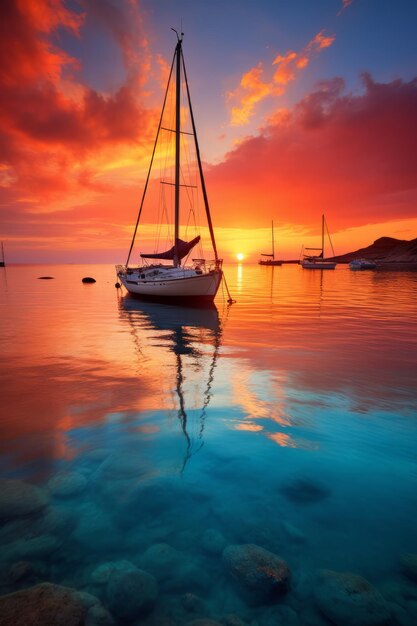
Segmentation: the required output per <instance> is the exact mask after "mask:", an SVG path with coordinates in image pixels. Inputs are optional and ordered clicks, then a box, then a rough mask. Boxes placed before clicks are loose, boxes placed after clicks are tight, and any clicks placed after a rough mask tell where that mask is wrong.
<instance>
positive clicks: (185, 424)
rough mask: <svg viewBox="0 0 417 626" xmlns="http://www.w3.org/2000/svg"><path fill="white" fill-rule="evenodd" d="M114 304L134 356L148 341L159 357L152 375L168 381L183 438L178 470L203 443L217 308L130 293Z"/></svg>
mask: <svg viewBox="0 0 417 626" xmlns="http://www.w3.org/2000/svg"><path fill="white" fill-rule="evenodd" d="M119 302H120V312H121V316H122V317H123V318H125V319H126V320H127V321H128V322H129V324H130V326H131V331H132V336H133V339H134V343H135V348H136V350H137V353H138V356H140V358H141V359H144V357H145V358H146V345H148V346H150V347H151V348H152V349H154V350H157V351H158V352H157V354H158V357H160V358H161V357H162V359H163V361H162V365H161V368H160V371H159V372H158V374H159V375H161V374H162V376H163V378H164V380H165V381H166V380H168V385H169V388H170V390H171V391H172V392H173V394H174V396H175V397H176V398H177V400H176V402H175V404H176V407H175V409H174V410H175V412H176V415H177V418H178V421H179V423H180V427H181V431H182V433H183V435H184V438H185V441H186V449H185V454H184V458H183V460H182V466H181V473H182V472H183V471H184V469H185V467H186V465H187V463H188V461H189V459H190V458H191V457H192V456H193V455H194V454H196V453H197V452H198V451H199V450H200V449H201V448H202V446H203V445H204V441H203V435H204V429H205V421H206V416H207V407H208V406H209V404H210V400H211V397H212V385H213V380H214V371H215V368H216V363H217V358H218V354H219V349H220V345H221V335H222V325H221V321H220V317H219V313H218V310H217V308H216V306H215V305H214V304H213V305H212V306H211V307H204V308H191V307H189V306H187V307H184V306H177V305H169V306H168V305H166V304H160V303H157V302H145V301H139V300H137V299H136V298H133V297H132V296H130V295H126V296H124V297H122V298H120V301H119ZM166 350H168V351H169V352H171V353H173V354H174V356H175V360H174V367H175V380H174V381H172V374H171V371H170V370H171V368H172V359H166ZM197 389H198V391H197V393H196V390H197ZM162 393H163V392H162V391H161V394H162ZM162 403H163V402H162V398H161V404H162Z"/></svg>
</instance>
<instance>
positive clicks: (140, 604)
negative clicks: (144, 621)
mask: <svg viewBox="0 0 417 626" xmlns="http://www.w3.org/2000/svg"><path fill="white" fill-rule="evenodd" d="M157 597H158V584H157V582H156V580H155V578H154V577H153V576H151V574H148V573H147V572H144V571H143V570H136V571H133V572H120V571H115V572H113V573H112V575H111V576H110V579H109V582H108V585H107V600H108V603H109V608H110V611H111V612H112V613H114V615H116V617H118V618H120V619H124V620H132V619H134V618H136V617H139V616H140V615H141V614H143V613H145V612H146V611H149V610H150V609H151V608H152V607H153V605H154V603H155V600H156V598H157Z"/></svg>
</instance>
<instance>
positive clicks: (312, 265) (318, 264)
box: [301, 215, 337, 270]
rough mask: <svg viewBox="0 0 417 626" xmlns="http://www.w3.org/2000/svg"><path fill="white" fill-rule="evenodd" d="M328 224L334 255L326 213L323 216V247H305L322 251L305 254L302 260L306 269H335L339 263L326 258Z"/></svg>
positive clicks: (302, 264)
mask: <svg viewBox="0 0 417 626" xmlns="http://www.w3.org/2000/svg"><path fill="white" fill-rule="evenodd" d="M325 226H326V230H327V235H328V237H329V241H330V246H331V248H332V252H333V256H335V254H334V250H333V244H332V241H331V239H330V235H329V229H328V228H327V223H326V219H325V217H324V215H322V216H321V248H304V249H305V250H315V251H320V254H304V256H303V259H302V261H301V266H302V267H303V268H304V269H306V270H334V268H335V267H336V265H337V263H336V262H335V261H326V259H325V258H324V227H325Z"/></svg>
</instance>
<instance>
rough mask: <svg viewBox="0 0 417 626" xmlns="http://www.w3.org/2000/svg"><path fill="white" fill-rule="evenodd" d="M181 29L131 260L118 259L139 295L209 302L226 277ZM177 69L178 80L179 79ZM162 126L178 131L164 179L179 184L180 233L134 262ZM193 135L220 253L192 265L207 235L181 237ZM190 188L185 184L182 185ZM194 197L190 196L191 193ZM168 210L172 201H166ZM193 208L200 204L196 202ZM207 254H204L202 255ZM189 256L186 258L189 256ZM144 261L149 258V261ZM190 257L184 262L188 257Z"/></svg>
mask: <svg viewBox="0 0 417 626" xmlns="http://www.w3.org/2000/svg"><path fill="white" fill-rule="evenodd" d="M172 30H174V32H175V33H176V35H177V44H176V47H175V52H174V57H173V60H172V65H171V71H170V74H169V78H168V84H167V88H166V92H165V98H164V102H163V106H162V111H161V116H160V120H159V125H158V130H157V135H156V140H155V144H154V149H153V152H152V156H151V161H150V166H149V170H148V175H147V178H146V182H145V187H144V191H143V195H142V201H141V204H140V208H139V213H138V217H137V221H136V226H135V229H134V233H133V238H132V243H131V245H130V249H129V254H128V257H127V261H126V264H125V265H124V266H123V265H117V266H116V272H117V276H118V278H119V279H120V281H121V283H122V284H123V286H124V287H125V288H126V289H127V290H128V291H129V292H130V293H131V294H133V295H135V296H139V297H141V298H148V299H152V300H160V301H164V302H168V303H176V302H178V303H182V304H183V303H187V302H191V303H198V304H201V303H207V302H212V301H213V300H214V297H215V296H216V293H217V290H218V288H219V285H220V282H221V280H222V276H223V272H222V259H219V257H218V253H217V247H216V241H215V237H214V229H213V224H212V220H211V214H210V207H209V203H208V197H207V190H206V185H205V181H204V175H203V168H202V163H201V157H200V149H199V144H198V139H197V132H196V126H195V120H194V113H193V109H192V105H191V98H190V90H189V86H188V79H187V73H186V69H185V62H184V56H183V52H182V37H183V34H184V33H181V36H180V35H179V34H178V33H177V31H175V29H172ZM174 75H175V80H174V78H173V77H174ZM171 83H175V120H174V128H169V127H166V125H163V119H164V113H165V109H166V105H167V99H168V94H169V93H170V89H171V88H172V85H171ZM183 84H184V86H185V94H186V95H185V96H184V97H185V100H186V103H187V104H188V115H189V121H190V122H191V128H192V132H186V131H185V130H184V129H183V126H182V117H183V116H184V112H183V110H182V106H181V94H182V85H183ZM161 131H163V132H168V133H170V134H171V136H173V139H174V141H175V159H174V181H173V182H170V181H167V180H160V184H161V185H171V187H173V188H174V199H173V201H174V219H173V222H174V233H173V240H172V239H171V242H172V246H171V247H170V248H169V249H167V250H164V251H162V252H159V251H155V252H153V253H151V252H146V253H141V254H140V257H141V260H142V264H141V265H140V266H136V267H134V266H129V261H130V258H131V255H132V250H133V247H134V243H135V238H136V234H137V231H138V226H139V222H140V219H141V214H142V209H143V206H144V201H145V196H146V193H147V191H148V185H149V179H150V174H151V170H152V166H153V163H154V159H155V152H156V147H157V145H158V140H159V136H160V133H161ZM185 135H187V136H192V137H193V139H194V148H195V157H196V162H197V165H198V178H199V182H200V186H201V193H202V197H203V203H204V208H205V213H206V219H207V225H208V229H209V233H210V240H211V246H212V249H213V253H214V259H213V260H210V261H208V260H206V259H205V258H195V259H192V263H191V264H189V265H186V263H187V259H188V257H189V255H190V253H191V251H192V250H193V248H194V247H195V246H196V245H197V244H199V243H200V240H201V235H200V234H198V235H196V236H195V237H194V238H193V239H192V240H191V241H185V240H183V239H181V238H180V216H181V208H182V204H183V201H182V193H181V191H184V192H185V193H190V190H191V189H193V188H194V187H195V185H192V184H186V182H185V181H184V177H185V174H184V171H183V169H182V164H183V161H182V152H181V141H183V140H184V136H185ZM182 188H184V190H183V189H182ZM188 199H189V198H188ZM164 210H165V212H166V207H164ZM190 211H192V212H193V214H194V217H195V213H194V209H193V208H191V209H190ZM200 256H201V257H202V256H203V255H200ZM148 259H152V260H154V261H159V263H151V264H148V262H147V260H148ZM184 259H185V261H184ZM143 261H144V263H143ZM160 261H171V263H170V264H166V263H165V264H164V263H161V262H160ZM183 261H184V262H183Z"/></svg>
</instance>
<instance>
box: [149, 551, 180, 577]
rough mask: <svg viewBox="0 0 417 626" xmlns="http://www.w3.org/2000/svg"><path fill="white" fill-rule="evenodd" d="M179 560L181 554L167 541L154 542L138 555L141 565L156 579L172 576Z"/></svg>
mask: <svg viewBox="0 0 417 626" xmlns="http://www.w3.org/2000/svg"><path fill="white" fill-rule="evenodd" d="M180 560H181V554H180V553H179V552H178V551H177V550H175V548H172V547H171V546H170V545H168V544H167V543H155V544H154V545H152V546H150V547H149V548H148V549H147V550H146V551H145V552H144V554H143V555H142V556H141V557H140V563H141V567H143V569H145V570H146V571H148V572H150V573H151V574H153V575H154V576H156V578H157V579H158V580H164V579H165V578H168V577H169V576H172V572H173V570H175V569H176V567H177V566H178V565H179V562H180Z"/></svg>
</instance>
